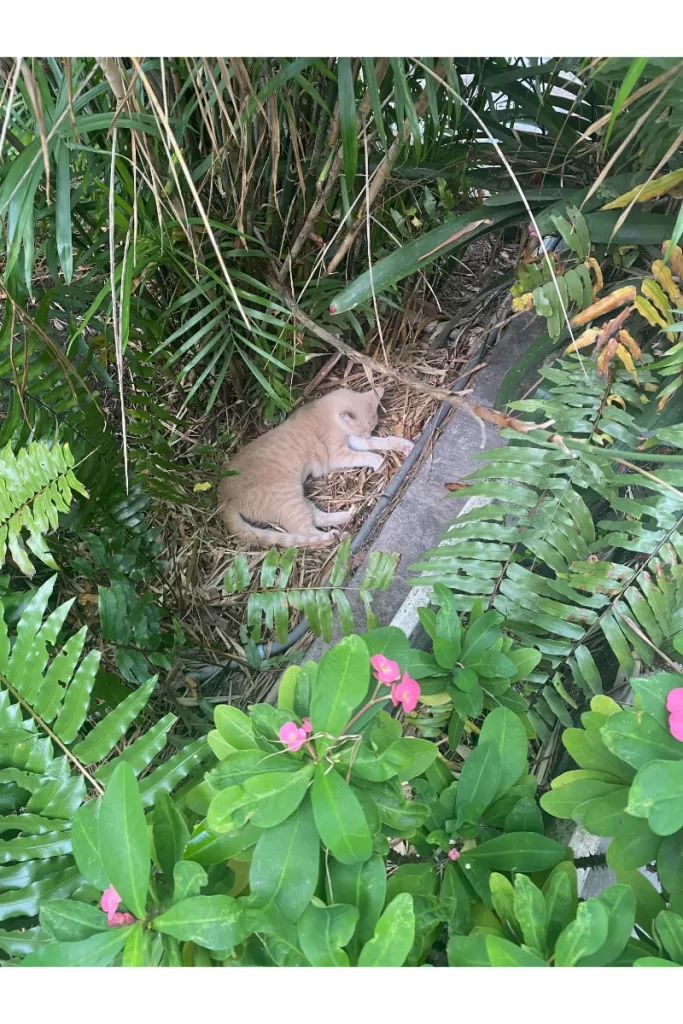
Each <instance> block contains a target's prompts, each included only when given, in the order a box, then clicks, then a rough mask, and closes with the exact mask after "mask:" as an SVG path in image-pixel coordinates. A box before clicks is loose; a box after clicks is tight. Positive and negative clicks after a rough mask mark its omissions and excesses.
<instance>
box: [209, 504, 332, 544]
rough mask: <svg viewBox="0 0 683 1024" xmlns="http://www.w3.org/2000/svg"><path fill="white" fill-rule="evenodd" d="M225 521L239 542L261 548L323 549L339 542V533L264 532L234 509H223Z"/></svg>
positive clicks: (229, 530)
mask: <svg viewBox="0 0 683 1024" xmlns="http://www.w3.org/2000/svg"><path fill="white" fill-rule="evenodd" d="M223 520H224V522H225V525H226V527H227V529H228V532H229V533H230V534H231V535H232V536H233V537H236V538H237V539H238V540H241V541H244V543H245V544H250V545H251V546H252V547H259V548H270V547H277V548H322V547H326V546H327V545H329V544H333V543H334V542H335V541H336V540H337V531H336V530H330V531H329V532H328V533H322V532H318V531H315V532H312V533H310V534H305V533H284V532H283V531H282V530H263V529H261V527H260V526H252V524H251V523H248V522H247V520H246V519H243V518H242V516H241V515H240V514H239V512H238V511H237V510H236V509H234V508H230V507H229V506H228V507H227V508H224V509H223Z"/></svg>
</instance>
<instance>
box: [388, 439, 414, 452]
mask: <svg viewBox="0 0 683 1024" xmlns="http://www.w3.org/2000/svg"><path fill="white" fill-rule="evenodd" d="M414 447H415V443H414V442H413V441H409V440H408V438H407V437H397V438H395V439H394V441H393V444H392V449H393V451H395V452H399V454H400V455H410V453H411V452H412V450H413V448H414Z"/></svg>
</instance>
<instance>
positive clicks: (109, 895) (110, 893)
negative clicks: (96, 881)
mask: <svg viewBox="0 0 683 1024" xmlns="http://www.w3.org/2000/svg"><path fill="white" fill-rule="evenodd" d="M120 902H121V897H120V896H119V894H118V893H117V891H116V889H115V888H114V886H113V885H110V886H109V888H108V889H105V890H104V892H103V893H102V898H101V900H100V906H101V907H102V910H103V911H104V912H105V914H106V915H107V924H108V926H109V927H110V928H121V927H122V926H123V925H127V924H135V918H134V917H133V915H132V914H119V913H117V910H116V908H117V907H118V905H119V903H120Z"/></svg>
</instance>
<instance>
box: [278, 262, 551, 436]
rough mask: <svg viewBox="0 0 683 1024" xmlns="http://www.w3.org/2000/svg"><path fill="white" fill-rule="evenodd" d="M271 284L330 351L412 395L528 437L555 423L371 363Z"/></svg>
mask: <svg viewBox="0 0 683 1024" xmlns="http://www.w3.org/2000/svg"><path fill="white" fill-rule="evenodd" d="M269 283H270V285H271V286H272V287H273V288H274V289H275V291H277V293H278V294H279V295H280V297H281V298H282V301H283V302H284V303H285V305H286V306H287V308H288V309H289V310H290V311H291V313H292V315H293V316H294V317H295V319H296V320H298V321H299V323H300V324H301V325H302V327H305V328H306V330H308V331H310V332H311V334H314V335H315V336H316V337H317V338H320V340H321V341H324V342H325V344H327V345H331V347H332V348H334V349H336V350H337V352H341V353H342V355H345V356H346V358H347V359H350V360H351V362H354V363H359V364H360V365H361V366H362V367H363V368H364V369H366V370H370V371H372V372H373V373H376V374H378V375H379V376H380V377H381V376H384V377H390V378H391V379H392V380H397V381H399V383H401V384H404V385H405V386H406V387H408V388H411V389H412V390H413V391H418V392H420V394H423V395H429V396H430V398H440V399H441V400H442V401H444V402H448V403H449V404H450V405H452V406H454V407H455V408H456V409H464V410H466V412H467V413H468V414H470V415H473V416H476V417H479V418H480V419H482V420H485V421H486V422H487V423H493V424H494V425H495V426H496V427H500V428H508V429H510V430H516V431H517V432H518V433H520V434H528V433H529V432H530V431H532V430H544V429H547V428H548V427H549V426H550V424H551V423H552V422H553V421H552V420H549V421H548V422H547V423H524V422H523V421H522V420H516V419H513V418H512V417H511V416H506V415H504V414H503V413H501V412H496V410H495V409H489V408H487V407H486V406H483V405H478V404H477V403H476V402H468V401H467V400H466V399H465V398H463V397H462V396H461V395H454V394H453V392H452V391H446V390H445V389H443V388H435V387H433V386H432V385H431V384H423V383H422V381H420V380H416V379H415V378H414V377H409V376H408V375H407V374H405V373H401V372H400V371H399V370H394V369H393V368H392V367H391V366H388V365H384V364H383V363H378V362H377V360H376V359H372V358H371V357H370V356H366V355H364V354H363V353H362V352H357V351H356V350H355V349H353V348H351V347H350V346H349V345H347V344H346V343H345V342H343V341H341V339H340V338H338V337H337V336H336V335H334V334H332V333H331V332H330V331H328V330H326V329H325V328H324V327H320V326H319V325H318V324H316V323H315V322H314V321H313V320H311V318H310V317H308V316H306V314H305V313H304V311H303V310H302V309H300V308H299V306H298V305H297V304H296V302H295V301H294V299H293V298H292V297H291V295H290V294H289V292H288V291H287V290H286V289H285V288H284V287H283V286H282V285H281V284H280V283H279V281H278V280H277V279H276V278H275V277H272V278H270V282H269Z"/></svg>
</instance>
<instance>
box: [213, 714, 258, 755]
mask: <svg viewBox="0 0 683 1024" xmlns="http://www.w3.org/2000/svg"><path fill="white" fill-rule="evenodd" d="M213 718H214V723H215V725H216V728H217V729H218V731H219V733H220V734H221V736H222V737H223V739H224V740H226V742H227V743H229V744H230V745H231V746H233V747H234V748H235V749H236V750H250V749H251V748H252V747H255V746H256V741H255V739H254V730H253V728H252V725H251V722H250V720H249V716H248V715H245V713H244V712H243V711H240V709H239V708H236V707H233V705H232V704H219V705H218V706H217V708H216V710H215V711H214V713H213Z"/></svg>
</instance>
